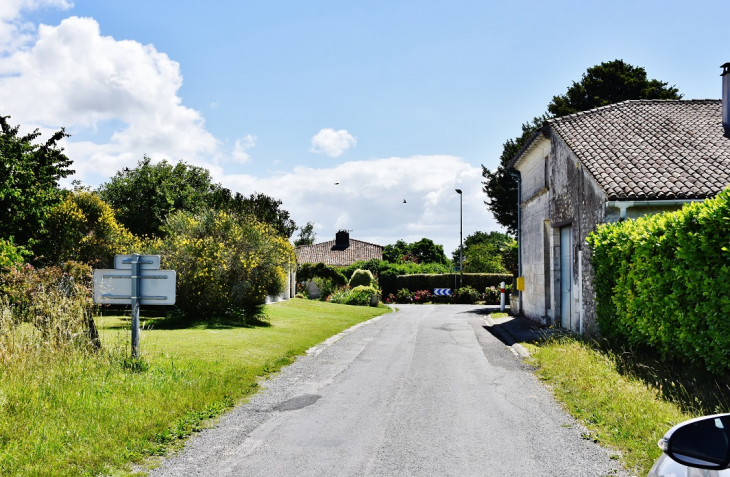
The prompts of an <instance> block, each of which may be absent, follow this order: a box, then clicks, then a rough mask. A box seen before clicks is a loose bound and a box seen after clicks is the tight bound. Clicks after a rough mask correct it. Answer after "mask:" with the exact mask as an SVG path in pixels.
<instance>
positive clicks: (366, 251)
mask: <svg viewBox="0 0 730 477" xmlns="http://www.w3.org/2000/svg"><path fill="white" fill-rule="evenodd" d="M296 252H297V263H298V264H300V265H301V264H303V263H320V262H322V263H324V264H325V265H332V266H335V267H346V266H348V265H352V264H353V263H355V262H358V261H360V260H372V259H374V258H377V259H379V260H382V259H383V246H382V245H375V244H374V243H368V242H362V241H360V240H354V239H350V245H349V246H348V247H347V248H340V247H336V246H335V241H334V240H330V241H328V242H322V243H317V244H314V245H302V246H300V247H297V249H296Z"/></svg>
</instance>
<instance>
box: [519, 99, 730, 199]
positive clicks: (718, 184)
mask: <svg viewBox="0 0 730 477" xmlns="http://www.w3.org/2000/svg"><path fill="white" fill-rule="evenodd" d="M548 124H549V125H550V127H551V128H552V130H553V131H555V132H557V134H558V135H559V136H560V138H561V139H562V140H563V141H564V142H565V143H566V144H567V145H568V147H570V149H571V150H572V151H573V153H574V154H575V155H576V157H578V159H580V161H581V162H582V163H583V165H584V166H585V167H586V168H587V169H588V171H589V172H590V173H591V174H592V175H593V177H594V178H595V179H596V181H598V183H599V184H600V185H601V187H602V188H603V189H604V190H605V192H606V194H607V195H608V199H609V200H617V199H619V200H620V199H636V200H641V199H657V198H667V197H670V198H686V199H703V198H706V197H711V196H714V195H716V194H717V193H719V192H720V191H721V190H723V189H724V188H725V187H727V186H728V184H730V138H728V137H726V136H725V135H724V129H723V127H722V101H720V100H689V101H686V100H635V101H624V102H623V103H617V104H613V105H609V106H604V107H602V108H598V109H593V110H590V111H584V112H581V113H578V114H573V115H570V116H564V117H561V118H556V119H551V120H549V121H548ZM515 159H516V158H515ZM513 162H514V161H513Z"/></svg>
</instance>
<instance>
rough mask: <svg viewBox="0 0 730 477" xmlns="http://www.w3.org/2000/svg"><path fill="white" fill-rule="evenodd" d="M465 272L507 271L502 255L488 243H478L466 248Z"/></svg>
mask: <svg viewBox="0 0 730 477" xmlns="http://www.w3.org/2000/svg"><path fill="white" fill-rule="evenodd" d="M464 272H465V273H507V269H506V268H505V267H504V264H503V263H502V256H501V255H500V254H498V253H494V249H493V248H492V247H491V246H490V245H488V244H486V243H477V244H474V245H472V246H471V247H469V249H468V250H464Z"/></svg>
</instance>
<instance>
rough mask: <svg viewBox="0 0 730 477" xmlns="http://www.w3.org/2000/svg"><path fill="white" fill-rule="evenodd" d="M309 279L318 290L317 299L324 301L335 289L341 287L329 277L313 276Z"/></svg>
mask: <svg viewBox="0 0 730 477" xmlns="http://www.w3.org/2000/svg"><path fill="white" fill-rule="evenodd" d="M310 281H311V282H314V284H315V285H316V286H317V289H318V290H319V299H320V300H322V301H325V300H326V299H327V297H328V296H330V295H331V294H332V293H333V292H335V291H336V290H338V289H340V288H343V287H342V286H341V285H338V284H336V283H334V282H333V280H331V279H329V278H321V277H314V278H312V279H311V280H310ZM305 289H306V287H305Z"/></svg>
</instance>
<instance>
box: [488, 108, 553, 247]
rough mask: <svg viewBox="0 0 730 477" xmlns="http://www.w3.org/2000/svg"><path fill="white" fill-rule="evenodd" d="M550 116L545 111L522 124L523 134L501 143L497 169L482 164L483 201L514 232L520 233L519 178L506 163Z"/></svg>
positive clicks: (495, 216) (511, 232) (509, 230)
mask: <svg viewBox="0 0 730 477" xmlns="http://www.w3.org/2000/svg"><path fill="white" fill-rule="evenodd" d="M547 119H548V117H547V116H545V115H542V116H539V117H536V118H533V119H532V121H530V122H528V123H524V124H522V134H521V135H520V136H518V137H516V138H515V139H509V140H507V142H505V143H504V144H503V145H502V155H501V156H499V166H498V167H497V168H496V169H495V170H494V172H492V171H490V170H489V169H487V168H486V167H484V165H482V177H484V181H483V182H482V186H483V187H482V191H483V192H484V193H485V194H487V200H485V201H484V203H485V204H486V205H487V209H489V211H490V212H491V213H492V215H494V218H495V219H496V220H497V222H498V223H499V224H501V225H502V226H503V227H505V228H506V229H507V233H509V234H512V235H515V234H517V180H515V178H514V177H512V176H511V175H510V173H509V170H508V167H507V165H508V164H509V162H510V161H511V160H512V158H513V157H515V155H517V153H518V152H519V150H520V149H522V146H524V145H525V143H526V142H527V140H528V139H529V138H530V137H531V136H532V134H533V133H534V131H535V129H537V128H539V127H541V126H542V125H543V123H544V122H545V121H546V120H547Z"/></svg>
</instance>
